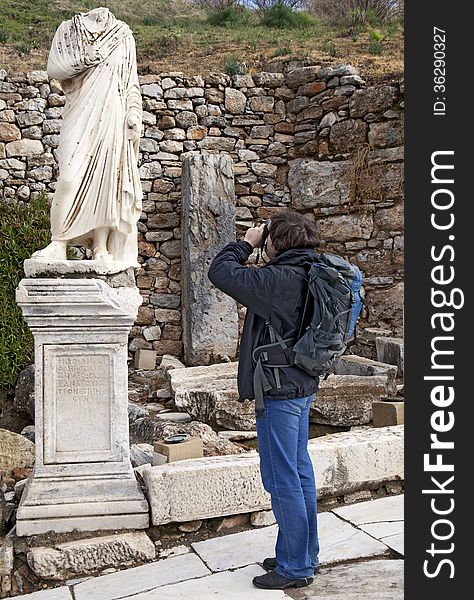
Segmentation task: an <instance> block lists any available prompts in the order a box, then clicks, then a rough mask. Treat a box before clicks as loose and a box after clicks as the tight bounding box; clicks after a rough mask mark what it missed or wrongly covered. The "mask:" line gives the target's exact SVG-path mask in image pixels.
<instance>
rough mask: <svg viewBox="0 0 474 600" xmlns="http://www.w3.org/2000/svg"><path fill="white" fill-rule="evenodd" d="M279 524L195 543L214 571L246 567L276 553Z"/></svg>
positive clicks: (198, 551) (195, 546)
mask: <svg viewBox="0 0 474 600" xmlns="http://www.w3.org/2000/svg"><path fill="white" fill-rule="evenodd" d="M277 531H278V526H277V525H271V526H270V527H262V528H261V529H251V530H249V531H242V532H240V533H232V534H230V535H224V536H222V537H218V538H212V539H210V540H204V541H202V542H195V543H194V544H191V546H192V548H193V550H194V551H195V552H196V553H197V554H198V555H199V556H200V557H201V558H202V560H203V561H204V562H205V563H206V565H207V566H208V567H209V568H210V569H211V571H214V572H219V571H226V570H227V569H236V568H238V567H245V566H247V565H251V564H253V563H257V562H262V561H263V559H264V558H266V557H267V556H274V552H275V541H276V535H277Z"/></svg>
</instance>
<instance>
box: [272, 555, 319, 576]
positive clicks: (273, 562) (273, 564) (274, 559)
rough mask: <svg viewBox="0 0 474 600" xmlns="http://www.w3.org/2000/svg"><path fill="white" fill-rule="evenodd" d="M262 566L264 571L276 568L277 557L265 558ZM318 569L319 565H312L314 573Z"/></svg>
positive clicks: (317, 571)
mask: <svg viewBox="0 0 474 600" xmlns="http://www.w3.org/2000/svg"><path fill="white" fill-rule="evenodd" d="M262 567H263V568H264V569H265V571H273V569H276V567H277V559H276V558H266V559H265V560H264V561H263V563H262ZM320 570H321V567H320V566H319V565H317V566H316V567H314V574H315V575H316V573H319V571H320Z"/></svg>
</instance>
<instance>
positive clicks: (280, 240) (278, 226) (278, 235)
mask: <svg viewBox="0 0 474 600" xmlns="http://www.w3.org/2000/svg"><path fill="white" fill-rule="evenodd" d="M268 231H269V236H268V241H267V255H268V256H269V257H270V258H273V257H274V256H276V255H277V254H281V253H282V252H285V251H286V250H290V249H291V248H309V249H311V250H314V249H315V248H317V247H318V246H319V244H320V242H321V238H320V236H319V233H318V230H317V228H316V225H315V224H314V223H313V222H311V221H309V220H308V219H306V218H305V217H304V216H303V215H300V214H299V213H297V212H295V211H293V210H286V211H284V212H281V213H277V214H276V215H275V216H274V217H273V218H272V220H271V223H270V225H269V228H268Z"/></svg>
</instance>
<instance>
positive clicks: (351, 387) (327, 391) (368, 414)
mask: <svg viewBox="0 0 474 600" xmlns="http://www.w3.org/2000/svg"><path fill="white" fill-rule="evenodd" d="M387 391H388V388H387V375H372V376H362V375H330V376H329V377H328V378H327V379H323V380H322V381H321V382H320V385H319V390H318V392H317V393H316V398H315V400H314V402H313V404H312V406H311V410H310V417H309V418H310V421H312V422H314V423H319V424H321V425H339V426H341V425H343V426H347V425H351V426H354V425H367V424H368V423H370V421H372V405H373V403H374V402H375V401H377V400H380V398H381V397H382V396H384V395H386V393H387Z"/></svg>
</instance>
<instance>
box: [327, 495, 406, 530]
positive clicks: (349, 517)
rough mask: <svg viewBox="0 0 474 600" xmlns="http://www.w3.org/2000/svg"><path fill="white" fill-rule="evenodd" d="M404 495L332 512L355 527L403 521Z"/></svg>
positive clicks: (345, 507) (344, 507) (336, 509)
mask: <svg viewBox="0 0 474 600" xmlns="http://www.w3.org/2000/svg"><path fill="white" fill-rule="evenodd" d="M404 498H405V497H404V495H403V494H398V495H397V496H387V497H385V498H379V499H378V500H369V501H368V502H360V503H358V504H353V505H352V506H343V507H341V508H335V509H334V510H333V511H332V512H334V513H335V514H336V515H339V516H340V517H341V518H342V519H344V520H345V521H349V522H351V523H353V524H354V525H362V524H364V523H381V522H384V521H403V518H404V517H403V513H404Z"/></svg>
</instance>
